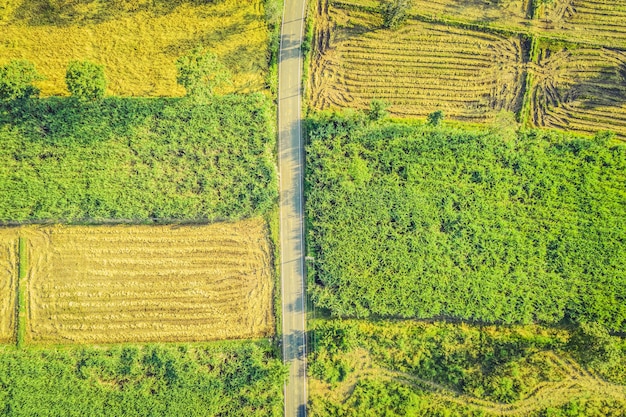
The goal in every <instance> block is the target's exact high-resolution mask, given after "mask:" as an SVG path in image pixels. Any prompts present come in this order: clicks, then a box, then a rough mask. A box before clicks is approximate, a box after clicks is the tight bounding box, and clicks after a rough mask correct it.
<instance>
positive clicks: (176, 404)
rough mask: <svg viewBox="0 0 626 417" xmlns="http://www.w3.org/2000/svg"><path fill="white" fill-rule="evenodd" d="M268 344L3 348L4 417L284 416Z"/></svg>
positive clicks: (279, 378)
mask: <svg viewBox="0 0 626 417" xmlns="http://www.w3.org/2000/svg"><path fill="white" fill-rule="evenodd" d="M285 372H286V371H285V369H284V366H283V365H282V363H281V361H280V360H279V359H276V358H275V356H274V354H273V351H272V348H271V346H270V345H269V344H268V343H267V342H254V341H247V342H222V343H213V344H186V345H182V344H181V345H142V346H138V345H117V346H109V347H88V346H74V347H46V348H26V349H21V350H16V349H14V348H10V347H4V348H0V414H2V415H6V416H33V415H37V416H61V415H63V416H67V415H71V416H74V415H76V416H82V415H89V416H94V417H95V416H122V415H123V416H129V417H130V416H138V417H139V416H141V417H145V416H175V415H179V416H180V415H193V416H224V417H227V416H232V417H235V416H237V417H239V416H242V415H245V416H258V417H267V416H275V417H278V416H282V413H283V406H282V387H283V380H284V376H285Z"/></svg>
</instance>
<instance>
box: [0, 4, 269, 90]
mask: <svg viewBox="0 0 626 417" xmlns="http://www.w3.org/2000/svg"><path fill="white" fill-rule="evenodd" d="M48 3H51V4H53V5H54V7H52V6H50V5H49V4H48ZM264 16H265V15H264V11H263V4H262V0H253V1H245V2H242V1H238V0H225V1H220V2H199V1H194V2H189V1H183V0H172V1H167V2H166V1H147V0H134V1H132V2H130V1H125V0H93V1H89V2H85V1H82V2H69V1H65V2H61V1H52V2H50V1H48V0H45V1H44V0H11V1H9V4H7V5H6V6H5V7H3V6H1V5H0V33H2V39H1V40H0V64H4V63H6V62H8V61H10V60H11V59H17V58H19V59H28V60H30V61H32V62H33V63H34V64H35V66H36V68H37V70H38V71H39V72H40V73H42V74H43V75H44V76H45V77H46V80H44V81H41V82H40V83H38V86H39V87H40V88H41V92H42V94H43V95H67V94H68V93H67V90H66V87H65V70H66V68H67V64H68V62H69V61H70V60H73V59H80V60H82V59H90V60H93V61H95V62H97V63H101V64H104V65H105V72H106V75H107V78H108V80H109V85H108V91H107V92H108V93H109V94H113V95H118V96H143V97H147V96H149V97H156V96H181V95H183V94H184V89H183V88H182V87H180V86H178V85H177V84H176V66H175V61H176V59H177V58H178V57H179V56H181V55H184V54H186V53H188V52H189V51H190V50H191V49H193V48H195V47H197V46H200V45H202V46H205V47H207V48H209V49H210V50H212V51H214V52H215V53H216V54H217V55H218V56H219V57H220V58H221V59H222V60H223V62H224V63H225V64H226V66H227V67H228V68H229V69H230V70H231V72H232V73H233V74H234V75H233V84H232V86H230V87H227V88H226V89H225V90H224V92H231V91H235V92H241V93H246V92H253V91H260V90H263V89H264V88H265V75H266V73H267V68H268V64H267V53H268V39H269V38H268V36H269V35H268V30H267V26H266V24H265V17H264Z"/></svg>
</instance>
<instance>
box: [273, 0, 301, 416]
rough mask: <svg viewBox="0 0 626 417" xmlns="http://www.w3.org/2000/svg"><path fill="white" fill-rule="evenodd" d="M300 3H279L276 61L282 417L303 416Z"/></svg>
mask: <svg viewBox="0 0 626 417" xmlns="http://www.w3.org/2000/svg"><path fill="white" fill-rule="evenodd" d="M305 3H306V1H305V0H285V9H284V14H283V24H282V30H281V38H280V56H279V62H278V149H279V151H278V152H279V171H280V246H281V251H280V252H281V265H280V268H281V279H282V298H283V301H282V302H283V305H282V308H283V358H284V361H285V363H286V364H287V365H288V366H289V379H288V380H287V384H286V385H285V417H305V416H306V401H307V395H306V333H305V322H306V320H305V319H306V317H305V315H306V294H305V290H304V288H305V282H304V279H305V278H304V234H303V197H302V175H303V169H304V150H303V149H302V136H301V127H300V112H301V105H300V103H301V96H300V94H301V88H300V86H301V83H300V80H301V74H302V73H301V71H302V54H301V52H300V44H301V43H302V34H303V29H304V14H305Z"/></svg>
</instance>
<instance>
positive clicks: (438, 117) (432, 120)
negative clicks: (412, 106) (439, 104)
mask: <svg viewBox="0 0 626 417" xmlns="http://www.w3.org/2000/svg"><path fill="white" fill-rule="evenodd" d="M444 117H445V114H444V113H443V111H441V110H437V111H434V112H432V113H431V114H429V115H428V119H427V120H428V124H429V125H431V126H439V125H440V124H441V122H442V121H443V119H444Z"/></svg>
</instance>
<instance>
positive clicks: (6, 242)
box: [0, 229, 18, 343]
mask: <svg viewBox="0 0 626 417" xmlns="http://www.w3.org/2000/svg"><path fill="white" fill-rule="evenodd" d="M17 241H18V234H17V231H16V229H4V230H0V342H2V343H5V342H9V341H10V340H12V339H13V338H14V336H15V317H16V311H15V300H16V293H15V291H16V284H17V265H18V259H17V258H18V255H17Z"/></svg>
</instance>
